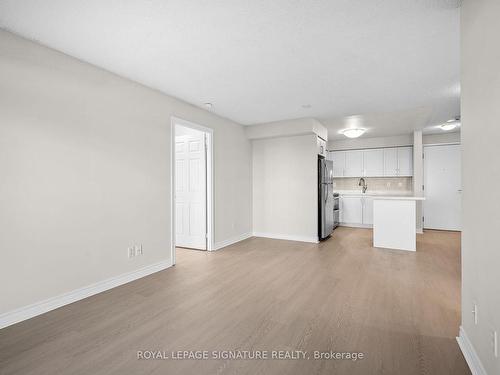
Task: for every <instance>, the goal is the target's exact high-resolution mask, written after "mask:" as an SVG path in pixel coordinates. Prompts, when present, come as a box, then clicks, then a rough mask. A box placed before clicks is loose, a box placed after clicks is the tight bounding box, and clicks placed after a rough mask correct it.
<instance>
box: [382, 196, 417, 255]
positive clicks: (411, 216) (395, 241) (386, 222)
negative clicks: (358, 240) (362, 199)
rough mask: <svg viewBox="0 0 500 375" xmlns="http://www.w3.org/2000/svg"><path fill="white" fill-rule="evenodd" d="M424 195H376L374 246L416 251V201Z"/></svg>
mask: <svg viewBox="0 0 500 375" xmlns="http://www.w3.org/2000/svg"><path fill="white" fill-rule="evenodd" d="M422 200H425V198H424V197H414V196H374V197H373V246H374V247H384V248H388V249H398V250H408V251H415V250H416V246H417V237H416V202H417V201H422Z"/></svg>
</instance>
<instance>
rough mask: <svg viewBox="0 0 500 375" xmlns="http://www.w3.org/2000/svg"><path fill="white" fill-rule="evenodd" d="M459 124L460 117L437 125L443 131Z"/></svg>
mask: <svg viewBox="0 0 500 375" xmlns="http://www.w3.org/2000/svg"><path fill="white" fill-rule="evenodd" d="M459 125H460V118H454V119H451V120H448V121H446V123H445V124H442V125H439V127H440V128H441V129H442V130H444V131H449V130H453V129H455V128H456V127H457V126H459Z"/></svg>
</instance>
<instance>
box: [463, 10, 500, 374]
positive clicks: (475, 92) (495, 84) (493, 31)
mask: <svg viewBox="0 0 500 375" xmlns="http://www.w3.org/2000/svg"><path fill="white" fill-rule="evenodd" d="M499 14H500V1H498V0H466V1H464V3H463V5H462V18H461V40H462V42H461V43H462V45H461V66H462V77H461V81H462V82H461V88H462V94H461V96H462V103H461V115H462V131H461V132H462V173H463V175H462V176H463V190H464V191H463V202H462V203H463V232H462V327H463V328H464V330H465V332H466V334H467V336H468V337H469V339H470V341H471V342H472V345H473V347H474V348H475V351H476V353H477V354H478V355H479V358H480V360H481V362H482V363H483V365H484V367H485V368H486V370H487V373H488V374H490V375H493V374H500V358H494V356H493V350H492V331H493V330H494V329H496V330H497V332H498V334H499V335H500V242H499V235H498V230H499V228H500V200H499V199H498V191H497V187H498V186H499V185H500V152H499V140H500V126H499V118H500V105H499V103H500V69H499V67H500V44H499V35H500V23H499V22H498V15H499ZM481 181H483V182H484V183H480V182H481ZM485 183H486V185H485ZM474 302H476V303H477V304H478V312H479V315H478V318H479V319H478V324H477V325H475V324H474V323H473V316H472V313H471V311H472V305H473V303H474Z"/></svg>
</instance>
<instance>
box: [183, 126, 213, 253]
mask: <svg viewBox="0 0 500 375" xmlns="http://www.w3.org/2000/svg"><path fill="white" fill-rule="evenodd" d="M206 186H207V184H206V153H205V133H202V132H200V135H183V136H177V137H175V231H176V232H175V245H176V246H179V247H188V248H194V249H200V250H206V249H207V239H206V233H207V231H206V225H207V223H206V207H207V205H206V196H207V194H206Z"/></svg>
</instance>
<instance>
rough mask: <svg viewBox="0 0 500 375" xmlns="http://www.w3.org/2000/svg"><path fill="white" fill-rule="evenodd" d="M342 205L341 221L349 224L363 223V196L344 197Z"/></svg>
mask: <svg viewBox="0 0 500 375" xmlns="http://www.w3.org/2000/svg"><path fill="white" fill-rule="evenodd" d="M341 201H342V206H341V207H340V217H341V219H340V221H341V222H342V223H349V224H361V223H362V221H363V208H362V206H361V198H359V197H342V199H341Z"/></svg>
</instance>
